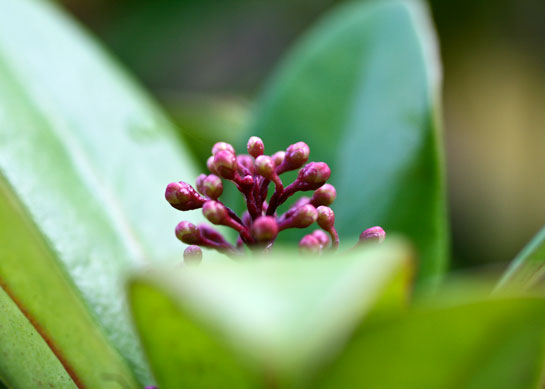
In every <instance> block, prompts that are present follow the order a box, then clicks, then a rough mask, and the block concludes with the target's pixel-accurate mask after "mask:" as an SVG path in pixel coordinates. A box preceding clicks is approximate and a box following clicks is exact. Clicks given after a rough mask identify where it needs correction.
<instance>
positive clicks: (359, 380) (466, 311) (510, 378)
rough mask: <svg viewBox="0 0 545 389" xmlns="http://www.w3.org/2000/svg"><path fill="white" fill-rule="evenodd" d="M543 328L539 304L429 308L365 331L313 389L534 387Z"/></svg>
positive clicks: (543, 307) (544, 309) (542, 303)
mask: <svg viewBox="0 0 545 389" xmlns="http://www.w3.org/2000/svg"><path fill="white" fill-rule="evenodd" d="M544 328H545V300H543V299H541V298H539V299H538V298H502V299H497V300H486V301H477V302H471V303H460V302H458V303H456V304H452V303H451V304H449V305H445V304H441V305H439V304H437V302H436V306H434V307H425V308H424V307H420V308H418V309H415V310H413V312H411V313H410V314H409V315H407V316H406V317H403V318H400V319H398V320H393V321H391V322H390V323H386V324H385V323H381V325H379V326H372V327H371V326H365V325H364V326H363V327H362V328H360V329H359V330H358V331H357V332H356V333H355V335H354V336H353V338H352V339H351V340H350V342H349V343H348V346H347V347H346V349H345V350H343V352H342V354H341V355H340V356H339V358H337V359H336V360H335V361H334V363H332V365H331V366H330V367H329V368H327V369H325V368H324V369H322V373H321V375H319V376H318V377H317V379H316V382H315V385H314V386H313V387H318V388H339V387H365V388H381V389H383V388H384V389H387V388H400V387H403V388H415V389H416V388H445V389H447V388H452V389H454V388H537V387H541V386H542V380H541V377H542V373H543V359H544V355H545V348H544V345H545V343H544Z"/></svg>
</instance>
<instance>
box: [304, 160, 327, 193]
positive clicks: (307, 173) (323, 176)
mask: <svg viewBox="0 0 545 389" xmlns="http://www.w3.org/2000/svg"><path fill="white" fill-rule="evenodd" d="M330 175H331V170H330V169H329V166H327V163H325V162H311V163H309V164H308V165H306V166H305V167H304V168H302V169H301V170H300V171H299V175H298V177H297V179H298V180H300V181H302V182H304V183H307V184H311V185H313V186H317V187H320V186H322V185H323V184H324V183H325V182H326V181H327V180H328V179H329V176H330Z"/></svg>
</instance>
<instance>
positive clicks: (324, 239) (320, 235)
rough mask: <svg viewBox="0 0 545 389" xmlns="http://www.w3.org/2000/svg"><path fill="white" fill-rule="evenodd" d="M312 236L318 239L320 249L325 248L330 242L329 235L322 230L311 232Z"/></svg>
mask: <svg viewBox="0 0 545 389" xmlns="http://www.w3.org/2000/svg"><path fill="white" fill-rule="evenodd" d="M312 236H314V237H315V238H316V239H318V242H320V245H321V246H322V248H323V247H326V246H327V245H328V244H329V242H330V239H329V235H327V234H326V233H325V232H324V230H314V231H312Z"/></svg>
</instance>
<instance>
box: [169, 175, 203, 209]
mask: <svg viewBox="0 0 545 389" xmlns="http://www.w3.org/2000/svg"><path fill="white" fill-rule="evenodd" d="M165 199H166V200H167V201H168V202H169V203H170V205H172V206H173V207H174V208H176V209H179V210H180V211H189V210H191V209H197V208H200V207H201V206H202V205H203V203H204V199H203V198H202V197H201V196H199V194H198V193H197V192H196V191H195V189H193V187H192V186H191V185H189V184H187V183H185V182H182V181H180V182H171V183H170V184H168V185H167V188H166V190H165Z"/></svg>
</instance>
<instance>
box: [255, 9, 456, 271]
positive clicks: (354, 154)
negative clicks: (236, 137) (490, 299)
mask: <svg viewBox="0 0 545 389" xmlns="http://www.w3.org/2000/svg"><path fill="white" fill-rule="evenodd" d="M429 23H430V22H429V20H428V15H427V13H426V11H425V9H423V6H422V4H421V3H419V2H417V1H374V2H350V3H348V4H343V5H341V6H340V7H339V8H338V9H337V10H335V12H333V13H332V14H330V15H328V16H326V17H325V18H324V20H322V22H321V23H319V24H318V25H317V26H316V27H315V28H314V29H313V30H312V31H311V32H310V33H309V34H308V35H307V36H306V37H304V39H302V41H301V42H299V44H298V45H297V46H296V47H295V48H294V50H293V51H292V52H291V54H290V55H289V56H288V58H287V59H286V60H285V61H284V62H283V63H282V65H281V66H280V68H279V70H278V71H277V73H276V74H275V76H274V77H273V78H272V80H271V82H270V84H269V86H268V88H266V90H265V93H264V94H263V97H262V98H261V101H260V103H259V105H258V109H257V114H256V116H255V121H254V123H253V125H252V126H251V127H250V133H251V134H252V135H254V134H255V135H259V136H261V137H262V138H263V139H264V141H265V144H266V145H267V151H268V152H271V153H272V152H274V151H275V150H277V149H284V148H285V147H287V145H288V144H290V143H293V142H295V141H300V140H302V141H305V142H307V143H308V144H309V145H310V148H311V159H312V160H323V161H325V162H327V163H328V164H330V165H331V167H332V178H331V180H330V181H331V183H332V184H334V185H335V186H336V188H337V192H338V197H337V201H336V203H335V204H334V205H333V208H334V210H335V211H336V214H337V218H336V223H337V225H338V229H339V231H340V234H341V237H342V238H345V239H347V238H350V237H352V238H355V237H356V235H357V234H359V233H360V232H361V231H362V230H363V229H365V228H367V227H370V226H373V225H381V226H383V227H384V228H385V229H386V230H387V231H388V232H393V231H397V232H402V233H403V234H405V235H407V236H409V237H411V238H412V239H413V240H414V242H415V244H416V245H417V248H418V249H419V251H420V258H421V262H420V268H419V277H420V279H421V280H424V279H427V280H429V279H431V278H433V277H436V276H438V275H440V274H441V273H442V272H443V271H444V269H445V266H446V263H447V227H446V207H445V189H444V182H443V181H444V177H443V156H442V150H441V131H440V126H439V124H438V120H437V111H438V101H439V87H440V69H439V64H438V58H437V53H436V46H435V41H434V34H433V31H432V29H431V28H430V26H429Z"/></svg>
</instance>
